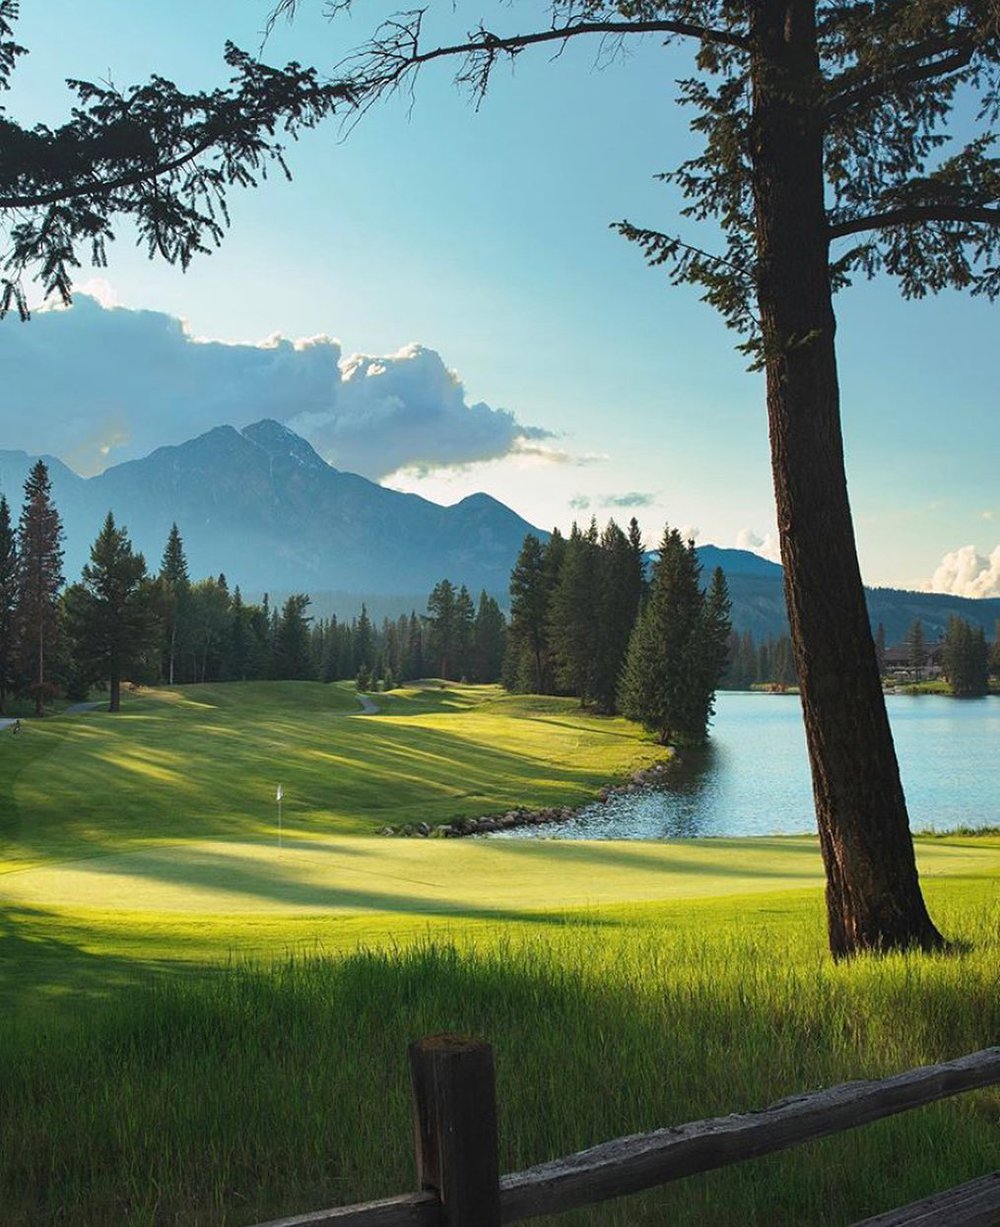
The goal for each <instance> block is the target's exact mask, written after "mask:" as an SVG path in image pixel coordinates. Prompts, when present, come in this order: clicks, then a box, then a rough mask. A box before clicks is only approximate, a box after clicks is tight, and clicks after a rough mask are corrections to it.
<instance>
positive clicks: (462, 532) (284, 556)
mask: <svg viewBox="0 0 1000 1227" xmlns="http://www.w3.org/2000/svg"><path fill="white" fill-rule="evenodd" d="M35 459H36V458H35V457H33V456H28V455H27V454H26V453H24V452H14V451H0V491H2V492H3V493H5V494H6V495H7V498H8V500H9V502H10V503H11V506H12V509H13V511H14V513H15V515H16V514H17V511H18V509H19V507H20V502H21V494H22V489H23V485H24V479H25V476H26V475H27V472H28V470H29V468H30V467H31V465H32V464H33V463H34V460H35ZM44 459H45V460H46V463H47V464H48V466H49V471H50V474H51V477H52V491H53V498H54V500H55V503H56V506H57V507H58V509H59V513H60V515H61V516H62V520H63V525H64V528H65V530H66V542H65V551H66V553H65V567H64V570H65V574H66V576H67V578H68V579H75V578H76V577H77V576H78V575H79V572H80V569H81V567H82V566H83V564H84V563H85V562H86V561H87V557H88V554H89V550H90V545H91V543H92V542H93V540H94V538H95V537H96V535H97V533H98V530H99V529H100V526H101V523H102V521H103V519H104V517H105V515H106V514H107V512H108V511H109V510H111V511H113V512H114V515H115V519H116V521H117V522H118V523H119V524H124V525H126V526H127V527H128V530H129V534H130V536H131V538H132V541H133V543H134V545H135V546H136V548H137V549H139V550H142V552H143V553H144V554H145V555H146V560H147V563H148V564H149V565H150V567H151V569H156V568H157V566H158V565H159V560H160V557H161V555H162V552H163V547H164V544H165V542H166V539H167V534H168V532H169V530H170V525H171V524H172V523H174V522H176V523H177V525H178V527H179V528H180V531H181V536H182V537H183V540H184V546H185V550H186V553H187V557H188V563H189V567H190V572H191V575H192V577H193V578H201V577H203V576H206V575H217V574H218V573H219V572H220V571H224V572H225V573H226V576H227V578H228V579H229V581H230V584H239V585H240V586H241V588H242V589H243V591H244V592H245V593H246V594H248V595H252V594H258V593H263V592H270V593H271V594H272V595H275V594H281V593H288V592H309V593H311V594H312V595H313V597H314V603H315V607H316V610H317V611H318V612H323V613H329V612H336V613H338V614H339V615H344V614H346V615H350V614H351V613H354V612H356V611H357V609H358V606H359V605H360V600H361V597H362V596H364V597H367V598H369V599H370V600H371V598H373V597H375V598H378V597H381V598H384V599H383V600H378V602H377V605H378V606H379V607H382V608H379V609H377V614H378V616H381V615H382V613H392V612H404V611H408V610H409V608H410V607H411V606H413V605H414V604H416V605H417V607H420V608H422V604H423V601H425V600H426V594H427V593H428V592H430V590H431V588H432V587H433V586H434V584H435V583H437V581H438V580H439V579H441V578H443V577H445V576H447V577H449V578H451V579H452V580H453V581H454V582H455V583H459V584H463V583H464V584H466V585H467V586H468V588H469V589H470V591H472V592H473V593H478V591H479V590H480V589H481V588H485V589H486V590H487V591H488V592H491V593H493V594H494V595H496V596H498V597H500V598H501V599H504V600H505V595H506V592H507V586H508V580H509V577H510V570H511V567H512V565H513V563H514V559H515V558H516V556H517V552H518V550H519V549H520V546H521V542H522V541H523V539H524V536H525V534H526V533H529V532H534V533H536V534H538V535H539V536H540V537H542V538H545V537H547V535H548V534H547V533H545V532H543V531H540V530H539V529H537V528H535V527H533V526H532V525H531V524H529V523H528V522H527V521H526V520H524V519H522V518H521V517H520V516H519V515H517V514H516V513H515V512H514V511H512V510H511V509H510V508H509V507H506V506H505V505H504V504H503V503H501V502H499V501H497V500H496V499H494V498H492V497H490V496H489V495H487V494H473V495H470V496H469V497H468V498H465V499H463V500H462V501H461V502H459V503H456V504H455V505H454V506H452V507H442V506H440V505H439V504H437V503H432V502H429V501H428V500H427V499H423V498H420V497H419V496H418V495H415V494H403V493H400V492H398V491H395V490H390V489H387V488H386V487H384V486H380V485H378V484H377V483H375V482H372V481H369V480H368V479H367V478H364V477H360V476H358V475H357V474H354V473H345V472H341V471H339V470H337V469H334V468H332V467H331V466H330V465H328V464H327V463H326V462H325V461H324V460H323V459H322V458H321V457H320V456H319V455H318V454H317V453H316V452H315V451H314V450H313V448H312V447H311V446H310V444H309V443H307V442H306V441H305V440H304V439H302V438H301V437H300V436H298V435H296V434H295V433H294V432H292V431H291V430H289V429H288V428H287V427H285V426H282V425H281V424H279V423H278V422H274V421H270V420H264V421H261V422H257V423H255V424H254V425H252V426H247V427H245V428H244V429H243V430H236V429H235V428H234V427H232V426H219V427H216V428H215V429H214V430H210V431H208V432H207V433H206V434H203V435H200V436H198V437H197V438H195V439H191V440H189V441H188V442H186V443H182V444H180V445H179V446H176V447H161V448H158V449H157V450H156V451H154V452H152V453H151V454H150V455H148V456H146V457H144V458H143V459H141V460H132V461H128V462H127V463H124V464H120V465H116V466H114V467H113V468H109V469H106V470H105V471H104V472H103V473H101V474H99V475H98V476H96V477H91V478H82V477H80V476H78V475H77V474H76V473H74V472H72V470H70V469H69V468H67V466H66V465H65V464H63V463H62V462H61V461H60V460H57V459H55V458H54V457H50V456H46V457H45V458H44ZM643 527H644V528H645V530H646V532H647V534H648V535H649V536H650V537H654V536H655V535H656V534H657V533H658V532H659V530H660V528H661V527H662V526H661V525H651V524H646V525H644V526H643ZM699 556H700V558H701V561H702V564H703V566H704V568H705V572H706V574H708V573H710V572H711V570H712V569H713V568H714V567H716V566H721V567H722V568H723V570H724V571H725V572H726V576H727V579H728V581H729V585H730V591H731V595H732V598H733V622H734V625H735V626H736V627H737V628H738V629H740V630H751V631H753V632H754V634H755V635H757V636H760V635H773V634H779V633H782V632H783V631H784V630H785V629H786V622H785V613H784V596H783V591H782V583H781V577H782V571H781V567H779V566H777V565H776V564H775V563H772V562H768V561H767V560H766V559H764V558H761V557H759V556H758V555H756V554H752V553H749V552H748V551H745V550H727V549H719V548H718V547H716V546H712V545H706V546H702V547H700V548H699ZM334 594H335V598H334ZM324 597H325V599H324ZM397 606H398V608H397ZM869 608H870V610H871V613H872V620H873V623H877V622H879V621H881V622H883V623H884V625H885V629H886V635H887V637H888V639H889V641H890V642H893V641H895V640H898V639H900V638H901V637H902V636H903V634H904V633H905V630H906V628H907V627H908V626H909V625H910V623H912V621H913V620H914V618H917V617H920V618H922V619H923V621H924V624H925V628H926V630H927V632H928V635H929V637H930V638H932V639H933V638H934V637H936V635H937V633H938V631H939V630H943V628H944V627H945V626H946V625H947V621H948V618H949V616H950V615H951V614H953V613H954V614H958V615H959V616H961V617H964V618H966V619H967V620H969V621H973V622H976V623H978V624H980V625H982V626H983V627H984V628H985V629H986V630H987V632H988V633H992V630H993V624H994V621H995V620H996V619H997V618H1000V599H997V600H979V601H975V600H970V599H968V598H963V597H957V596H948V595H940V594H933V593H915V592H900V591H897V590H894V589H875V590H871V591H870V592H869ZM373 612H376V611H375V610H373Z"/></svg>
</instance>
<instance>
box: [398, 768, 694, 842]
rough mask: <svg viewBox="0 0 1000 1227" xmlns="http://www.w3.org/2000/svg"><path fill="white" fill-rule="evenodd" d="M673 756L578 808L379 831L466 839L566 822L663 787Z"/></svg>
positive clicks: (521, 809) (508, 812) (553, 808)
mask: <svg viewBox="0 0 1000 1227" xmlns="http://www.w3.org/2000/svg"><path fill="white" fill-rule="evenodd" d="M671 761H672V760H671V759H666V760H664V761H662V762H658V763H654V764H653V765H652V766H651V767H646V768H644V769H643V770H641V771H634V772H633V773H632V774H631V775H630V776H629V777H628V779H627V780H625V781H624V783H621V784H608V785H606V786H605V787H604V788H602V789H601V790H600V791H599V792H598V794H597V796H596V797H595V798H594V800H593V801H588V802H587V803H586V805H578V806H576V807H573V806H569V805H551V806H547V807H545V808H543V809H528V808H527V807H526V806H516V807H515V808H513V809H508V810H503V811H502V812H500V813H498V814H483V815H482V816H481V817H479V818H454V819H453V820H452V821H451V822H442V823H438V824H436V825H431V824H430V823H429V822H404V823H401V824H400V825H399V826H384V827H382V828H381V829H380V831H379V834H380V835H385V836H396V837H397V838H399V837H401V838H403V839H462V838H464V837H465V836H468V835H488V834H490V833H491V832H494V831H509V830H512V829H513V828H514V827H540V826H546V825H547V824H549V823H552V822H565V821H566V819H567V818H573V817H575V816H576V815H577V814H579V813H580V812H581V810H584V809H587V808H588V807H589V806H591V805H594V804H595V803H597V802H601V803H605V802H608V801H610V800H612V798H614V797H622V796H625V795H627V794H628V793H635V792H652V791H654V790H655V789H657V788H660V787H662V785H663V783H664V779H665V776H666V773H667V771H668V769H669V767H670V763H671Z"/></svg>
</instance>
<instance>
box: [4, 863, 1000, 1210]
mask: <svg viewBox="0 0 1000 1227" xmlns="http://www.w3.org/2000/svg"><path fill="white" fill-rule="evenodd" d="M934 893H935V899H934V903H935V905H936V910H937V912H938V914H939V915H941V916H942V917H943V918H944V920H945V923H946V926H947V927H948V928H949V931H950V932H952V933H953V934H954V935H956V936H959V937H961V938H964V939H965V941H966V942H967V946H966V947H965V948H964V949H963V950H962V951H961V952H960V953H957V954H953V955H951V956H943V957H937V958H926V957H919V956H911V957H894V958H885V959H872V960H861V961H859V962H856V963H853V964H851V965H849V966H839V967H838V966H835V965H833V964H832V963H831V962H830V961H829V959H828V958H827V957H826V955H825V952H824V935H823V931H822V916H821V909H820V906H819V898H818V896H817V893H816V892H813V891H808V892H802V891H800V892H794V893H792V894H790V895H785V896H782V895H775V896H765V897H764V898H759V897H757V898H753V899H737V900H731V901H730V906H729V909H728V912H727V913H726V915H725V916H724V917H723V918H721V919H720V920H719V922H718V923H714V924H713V923H710V921H711V916H712V909H711V907H708V906H706V908H704V909H702V908H699V907H698V906H697V905H694V906H693V907H682V906H680V905H673V907H672V908H666V909H665V908H664V907H663V906H662V905H647V906H645V907H633V908H630V909H624V910H621V909H620V910H618V911H617V912H615V911H614V910H609V911H604V910H598V911H595V912H592V913H590V914H589V915H585V916H580V915H577V916H567V917H564V918H562V919H561V920H560V921H559V923H552V924H550V925H548V926H547V927H546V929H545V931H544V934H543V933H542V932H541V931H540V929H539V928H538V927H537V926H534V927H532V926H529V927H521V928H518V927H517V926H513V927H508V928H507V929H506V931H505V932H499V931H494V932H492V933H486V932H480V933H479V935H478V936H477V935H473V934H470V933H469V932H463V931H462V929H461V927H460V926H455V927H454V928H453V931H452V934H451V937H450V939H449V938H448V937H447V936H446V935H443V934H439V936H438V937H437V938H436V939H435V940H433V941H431V940H430V939H428V938H427V937H424V938H423V939H421V938H419V937H418V936H417V935H416V934H411V937H413V938H415V940H413V941H412V942H411V943H410V944H405V943H404V944H402V945H400V946H398V947H396V948H394V949H393V948H388V949H387V948H382V949H369V950H365V951H359V952H355V953H353V954H348V955H345V956H342V957H337V958H331V957H329V956H325V955H321V954H320V953H319V952H317V953H316V954H315V955H313V956H309V955H300V956H298V957H296V958H286V959H283V960H279V961H278V962H277V963H276V964H274V965H270V966H268V965H262V966H253V965H241V964H232V965H230V966H229V967H227V968H225V969H222V970H217V971H215V972H209V971H206V972H205V973H204V974H203V975H202V976H201V977H198V978H191V977H176V976H175V977H163V978H159V979H157V980H152V981H150V982H149V983H147V984H145V985H140V986H138V987H134V988H132V989H130V990H128V991H126V992H124V993H120V994H118V995H116V996H114V997H113V998H111V999H109V1000H108V1001H106V1002H105V1003H104V1004H103V1005H102V1006H101V1007H100V1008H99V1009H97V1010H96V1011H95V1012H94V1013H93V1014H92V1017H91V1019H90V1024H89V1026H87V1027H86V1028H83V1027H73V1028H71V1029H69V1031H67V1030H66V1028H65V1026H61V1027H60V1028H59V1029H58V1030H55V1031H49V1030H47V1029H46V1028H44V1027H39V1026H38V1025H37V1024H36V1025H33V1026H32V1027H31V1028H30V1029H29V1028H27V1027H24V1026H20V1027H17V1026H8V1028H7V1034H6V1035H5V1036H4V1042H3V1044H2V1046H0V1085H2V1086H3V1098H4V1111H3V1113H2V1116H0V1152H2V1153H3V1155H4V1160H5V1161H4V1165H3V1182H2V1185H0V1197H2V1204H3V1205H4V1222H5V1224H10V1227H21V1225H22V1224H23V1225H27V1224H32V1225H33V1227H34V1225H37V1227H48V1225H49V1224H52V1225H53V1227H54V1225H55V1224H57V1223H58V1224H60V1225H63V1224H64V1225H66V1227H77V1225H79V1227H84V1225H86V1227H103V1225H104V1224H107V1225H109V1227H110V1225H111V1224H122V1225H124V1227H153V1225H157V1227H158V1225H160V1224H168V1223H169V1224H177V1223H183V1224H190V1225H191V1227H199V1225H202V1224H204V1225H206V1227H207V1225H208V1224H216V1225H222V1224H226V1225H229V1227H237V1225H240V1224H246V1223H253V1222H256V1221H260V1220H262V1219H265V1218H268V1217H274V1216H277V1215H279V1214H292V1213H296V1212H300V1211H305V1210H307V1209H316V1208H319V1207H320V1206H323V1205H330V1204H338V1203H345V1202H350V1201H354V1200H359V1199H362V1198H370V1197H375V1196H380V1195H387V1194H391V1193H395V1192H400V1191H404V1190H406V1189H407V1188H409V1187H411V1186H412V1180H413V1173H412V1158H411V1154H412V1149H411V1141H410V1128H411V1107H410V1100H409V1091H408V1086H407V1074H406V1066H405V1047H406V1044H407V1042H408V1041H409V1040H411V1039H413V1038H414V1037H416V1036H419V1035H421V1034H428V1033H433V1032H435V1031H439V1030H443V1029H446V1030H458V1031H462V1032H465V1033H469V1034H474V1035H481V1036H486V1037H488V1038H489V1039H490V1040H491V1041H492V1043H493V1045H494V1047H495V1051H496V1058H497V1068H498V1088H499V1100H500V1108H501V1148H502V1166H503V1168H504V1170H516V1169H519V1168H522V1167H524V1166H526V1165H529V1164H530V1163H533V1162H537V1161H540V1160H543V1159H545V1158H549V1157H554V1156H556V1155H559V1154H563V1153H568V1152H570V1151H572V1150H575V1149H578V1148H580V1147H583V1146H587V1145H590V1144H593V1143H595V1142H597V1141H601V1140H605V1139H608V1138H611V1137H614V1136H619V1135H621V1134H625V1133H629V1132H634V1131H640V1130H645V1129H651V1128H656V1127H659V1126H663V1125H670V1124H677V1123H680V1122H682V1121H685V1120H689V1119H697V1118H699V1117H702V1116H707V1115H722V1114H725V1113H727V1112H730V1111H744V1110H749V1109H752V1108H755V1107H762V1106H764V1105H765V1104H766V1103H768V1102H771V1101H773V1100H775V1099H777V1098H780V1097H782V1096H784V1095H787V1094H791V1093H795V1092H800V1091H803V1090H807V1089H812V1088H817V1087H820V1086H823V1085H828V1084H831V1083H835V1082H839V1081H843V1080H846V1079H850V1078H855V1077H859V1076H879V1075H882V1074H887V1073H889V1072H894V1071H897V1070H900V1069H904V1068H907V1067H909V1066H912V1065H917V1064H922V1063H925V1062H929V1061H934V1060H938V1059H942V1058H947V1057H950V1056H955V1055H958V1054H960V1053H962V1052H965V1051H969V1050H973V1049H976V1048H979V1047H982V1046H984V1045H986V1044H988V1043H990V1042H993V1041H995V1039H996V1037H997V1035H998V1034H1000V997H998V995H997V992H996V986H997V982H998V977H1000V916H998V911H997V908H996V903H995V900H993V901H992V902H991V901H990V900H989V899H988V898H987V896H986V894H985V893H984V892H983V891H982V890H981V889H980V890H979V891H978V892H976V891H969V890H966V891H963V890H962V889H961V888H958V889H955V890H954V891H953V890H952V888H951V887H950V886H949V885H948V884H946V883H944V882H942V883H939V884H938V885H937V886H936V887H935V891H934ZM773 910H774V911H776V912H777V915H774V914H772V911H773ZM741 914H742V917H743V921H742V923H741V920H740V917H741ZM554 919H555V918H554ZM706 922H708V923H706ZM998 1120H1000V1097H998V1096H997V1094H995V1093H980V1094H977V1095H972V1096H965V1097H963V1098H962V1099H961V1100H957V1101H954V1102H950V1103H947V1104H942V1105H939V1106H936V1107H933V1108H928V1109H922V1110H920V1111H919V1112H917V1113H913V1114H910V1115H908V1116H906V1117H903V1118H900V1119H898V1120H895V1121H890V1122H885V1123H883V1124H880V1125H877V1126H871V1127H867V1128H865V1129H863V1130H861V1131H858V1132H857V1133H855V1134H851V1135H845V1136H843V1137H840V1138H836V1139H831V1140H829V1141H825V1142H822V1143H816V1144H813V1145H810V1146H808V1147H805V1148H803V1149H801V1150H796V1151H792V1152H789V1153H788V1154H785V1155H780V1156H775V1157H772V1158H770V1159H767V1160H762V1161H758V1162H755V1163H752V1164H745V1165H742V1166H741V1167H739V1168H734V1169H730V1170H728V1171H726V1172H718V1173H710V1174H706V1175H704V1176H702V1177H698V1178H695V1179H693V1180H691V1181H687V1182H683V1183H681V1184H678V1185H674V1186H670V1187H669V1188H664V1189H660V1190H657V1191H654V1192H651V1193H649V1194H646V1195H643V1196H641V1197H637V1198H631V1199H628V1200H627V1201H623V1202H620V1203H615V1204H610V1205H607V1206H605V1207H602V1208H595V1209H593V1210H588V1211H586V1212H584V1211H581V1212H578V1213H575V1214H571V1215H568V1216H565V1217H563V1218H562V1219H561V1220H559V1221H560V1222H561V1223H572V1224H583V1223H587V1224H602V1225H605V1224H607V1225H611V1224H616V1225H617V1224H622V1225H623V1224H651V1225H652V1224H660V1223H664V1222H671V1223H677V1224H701V1223H713V1224H734V1225H735V1224H737V1223H739V1224H746V1223H759V1224H783V1223H788V1224H791V1223H799V1224H800V1223H810V1224H845V1223H849V1222H852V1221H854V1220H856V1219H858V1218H861V1217H864V1216H865V1215H866V1214H869V1213H873V1212H874V1211H875V1210H877V1209H879V1208H883V1207H888V1206H890V1205H893V1204H898V1203H901V1202H904V1201H906V1200H910V1199H913V1198H916V1197H918V1196H921V1195H923V1194H925V1193H928V1192H930V1191H933V1190H934V1189H936V1188H943V1187H946V1186H947V1185H949V1184H951V1183H955V1182H957V1181H959V1180H961V1179H964V1178H968V1177H971V1176H973V1175H977V1174H982V1173H983V1172H985V1171H988V1170H990V1168H991V1167H992V1166H993V1165H995V1157H996V1136H997V1126H998Z"/></svg>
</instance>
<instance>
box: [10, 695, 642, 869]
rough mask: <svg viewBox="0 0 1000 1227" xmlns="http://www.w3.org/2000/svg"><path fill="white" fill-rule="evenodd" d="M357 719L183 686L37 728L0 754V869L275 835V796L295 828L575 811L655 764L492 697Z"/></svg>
mask: <svg viewBox="0 0 1000 1227" xmlns="http://www.w3.org/2000/svg"><path fill="white" fill-rule="evenodd" d="M377 697H378V702H379V703H380V705H381V706H382V707H383V713H382V714H380V715H378V716H373V717H361V716H352V718H350V719H340V718H338V717H340V716H343V715H345V714H347V713H355V712H357V711H358V704H357V698H356V695H355V694H354V692H353V691H352V689H350V688H349V687H347V686H343V685H335V686H322V685H319V684H318V683H311V682H271V683H251V682H248V683H229V684H227V685H216V686H212V685H207V686H187V687H183V688H178V689H176V690H157V691H151V692H144V693H143V694H141V695H140V696H138V697H133V696H129V697H128V698H127V700H126V703H125V705H124V707H123V711H122V712H121V713H120V714H119V715H117V716H110V715H108V714H107V713H105V712H94V713H90V714H88V715H86V716H76V717H67V718H64V719H51V720H48V719H47V720H44V721H37V722H32V723H31V724H30V725H27V724H26V725H25V726H24V732H23V733H22V735H21V736H20V737H16V738H15V737H10V736H8V737H5V738H3V739H2V741H0V841H2V852H0V856H2V860H0V868H3V867H9V866H10V865H11V864H14V863H16V864H18V865H22V864H24V863H26V862H37V861H41V860H45V859H46V858H50V857H65V856H74V857H80V856H85V855H87V854H88V853H98V854H99V853H106V852H108V851H111V850H114V849H121V848H124V847H128V846H135V845H136V844H137V843H140V842H142V841H144V840H146V841H149V840H153V841H163V840H167V841H169V840H182V839H189V838H205V837H208V836H233V835H239V836H241V837H247V836H253V835H266V836H271V835H273V833H274V832H275V829H276V821H277V815H276V809H275V802H274V797H275V788H276V785H277V784H278V783H281V784H282V786H283V788H284V792H285V814H286V816H287V818H288V820H289V821H290V822H291V821H294V822H296V823H298V824H299V826H300V827H301V828H304V829H309V830H313V831H329V830H336V831H338V832H345V833H366V832H370V831H372V830H374V829H377V828H378V827H379V826H381V825H384V824H386V823H390V822H418V821H426V822H428V823H431V824H436V823H441V822H447V821H449V820H451V819H453V818H457V817H464V816H469V815H476V814H482V813H488V812H494V811H497V810H501V809H506V808H509V807H510V806H513V805H518V804H528V805H539V806H541V805H549V804H571V805H576V804H581V803H582V802H584V801H586V800H589V799H590V798H592V797H593V795H594V794H595V793H596V791H597V790H598V788H600V787H601V785H602V784H604V783H606V782H607V781H608V780H610V779H613V778H616V777H618V776H621V775H622V774H624V773H625V772H627V771H628V770H629V769H631V768H633V767H638V766H642V765H647V764H649V763H650V762H652V761H653V760H654V759H656V758H657V757H661V756H662V751H661V750H658V748H657V747H655V746H652V745H651V744H650V743H649V742H648V741H646V740H645V739H643V738H642V736H641V735H640V732H639V730H637V729H636V728H635V726H632V725H629V724H628V723H626V722H625V721H623V720H609V719H600V718H596V717H593V716H588V715H586V714H585V713H583V712H581V711H580V710H579V708H578V707H575V706H574V704H573V702H572V701H571V700H560V699H554V700H530V699H526V698H522V697H518V696H508V695H505V694H504V692H503V691H501V690H500V688H499V687H461V686H449V687H448V688H446V689H445V688H439V687H437V686H435V687H433V688H423V689H413V690H403V691H395V692H392V693H391V694H389V695H385V696H382V695H380V696H377Z"/></svg>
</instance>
